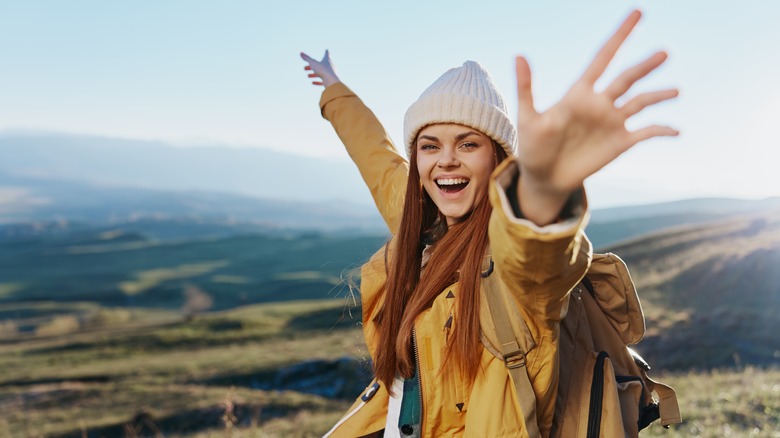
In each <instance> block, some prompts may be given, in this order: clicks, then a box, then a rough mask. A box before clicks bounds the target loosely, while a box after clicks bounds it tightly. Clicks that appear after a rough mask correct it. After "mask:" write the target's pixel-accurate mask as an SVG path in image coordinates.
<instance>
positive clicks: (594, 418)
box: [587, 351, 609, 438]
mask: <svg viewBox="0 0 780 438" xmlns="http://www.w3.org/2000/svg"><path fill="white" fill-rule="evenodd" d="M607 357H609V355H608V354H607V352H606V351H602V352H601V353H599V355H598V356H597V357H596V365H594V366H593V381H592V382H591V384H590V409H589V412H588V435H587V436H588V438H599V436H600V434H601V405H602V399H603V398H604V360H606V358H607Z"/></svg>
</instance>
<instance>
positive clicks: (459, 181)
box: [436, 178, 469, 186]
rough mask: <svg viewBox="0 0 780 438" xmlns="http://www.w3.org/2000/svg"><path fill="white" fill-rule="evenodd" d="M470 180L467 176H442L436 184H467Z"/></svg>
mask: <svg viewBox="0 0 780 438" xmlns="http://www.w3.org/2000/svg"><path fill="white" fill-rule="evenodd" d="M467 182H469V180H467V179H466V178H442V179H437V180H436V184H438V185H440V186H454V185H456V184H466V183H467Z"/></svg>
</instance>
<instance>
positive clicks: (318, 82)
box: [312, 81, 325, 85]
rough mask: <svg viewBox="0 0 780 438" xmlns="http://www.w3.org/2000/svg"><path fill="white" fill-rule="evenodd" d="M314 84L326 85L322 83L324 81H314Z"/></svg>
mask: <svg viewBox="0 0 780 438" xmlns="http://www.w3.org/2000/svg"><path fill="white" fill-rule="evenodd" d="M312 84H314V85H325V84H323V83H322V81H312Z"/></svg>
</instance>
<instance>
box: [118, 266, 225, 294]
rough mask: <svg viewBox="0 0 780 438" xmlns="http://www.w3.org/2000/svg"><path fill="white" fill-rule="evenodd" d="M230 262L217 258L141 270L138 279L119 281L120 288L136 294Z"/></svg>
mask: <svg viewBox="0 0 780 438" xmlns="http://www.w3.org/2000/svg"><path fill="white" fill-rule="evenodd" d="M228 264H229V262H227V261H224V260H217V261H212V262H207V263H191V264H184V265H179V266H176V267H174V268H159V269H149V270H146V271H141V272H138V273H136V274H135V276H136V280H134V281H123V282H121V283H119V289H120V290H121V291H122V292H124V293H125V294H126V295H136V294H139V293H142V292H144V291H147V290H149V289H152V288H153V287H155V286H158V285H160V284H161V283H163V282H165V281H170V280H180V279H186V278H191V277H196V276H200V275H205V274H208V273H209V272H212V271H214V270H217V269H219V268H223V267H225V266H227V265H228Z"/></svg>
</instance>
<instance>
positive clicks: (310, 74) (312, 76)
mask: <svg viewBox="0 0 780 438" xmlns="http://www.w3.org/2000/svg"><path fill="white" fill-rule="evenodd" d="M309 77H310V78H318V77H320V75H318V74H317V73H309Z"/></svg>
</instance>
